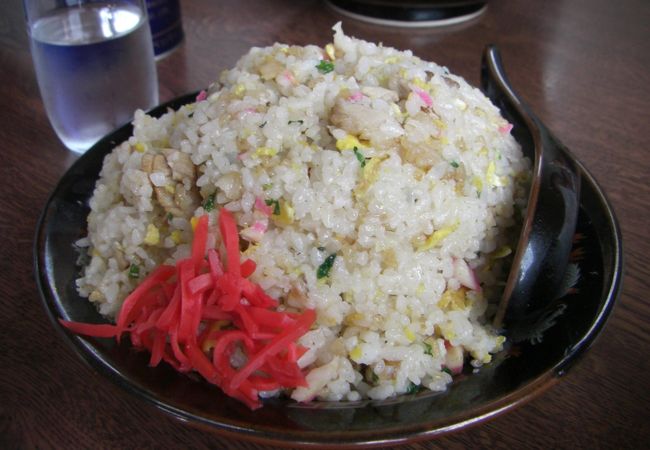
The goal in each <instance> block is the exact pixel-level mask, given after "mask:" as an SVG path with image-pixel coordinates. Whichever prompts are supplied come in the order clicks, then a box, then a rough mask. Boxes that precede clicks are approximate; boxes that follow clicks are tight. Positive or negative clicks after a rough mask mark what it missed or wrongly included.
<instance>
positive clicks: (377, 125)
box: [330, 96, 404, 148]
mask: <svg viewBox="0 0 650 450" xmlns="http://www.w3.org/2000/svg"><path fill="white" fill-rule="evenodd" d="M330 121H331V123H332V125H334V126H336V127H338V128H341V129H343V130H345V131H346V132H348V133H350V134H351V135H354V136H357V137H358V138H359V139H362V140H365V141H368V142H370V144H371V145H372V146H373V147H375V148H384V147H392V146H394V145H395V144H396V143H397V139H398V138H399V137H400V136H401V135H402V134H404V129H403V128H402V126H401V125H400V123H399V122H398V121H397V119H396V118H395V117H393V116H391V115H389V114H386V111H381V110H376V109H374V108H373V107H372V105H369V104H366V103H363V102H351V101H349V100H348V98H347V97H345V96H340V97H339V98H337V99H336V102H335V103H334V106H333V107H332V112H331V115H330Z"/></svg>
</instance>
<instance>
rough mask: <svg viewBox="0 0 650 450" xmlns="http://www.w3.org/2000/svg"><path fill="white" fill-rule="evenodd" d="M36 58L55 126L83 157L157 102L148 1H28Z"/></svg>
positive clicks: (46, 103)
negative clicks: (139, 110)
mask: <svg viewBox="0 0 650 450" xmlns="http://www.w3.org/2000/svg"><path fill="white" fill-rule="evenodd" d="M23 2H24V6H25V14H26V19H27V28H28V31H29V36H30V45H31V51H32V59H33V61H34V68H35V70H36V77H37V79H38V86H39V88H40V92H41V97H42V98H43V103H44V104H45V109H46V111H47V115H48V117H49V119H50V122H51V124H52V127H53V128H54V130H55V131H56V134H57V135H58V136H59V138H60V139H61V141H62V142H63V143H64V144H65V146H66V147H68V148H69V149H70V150H72V151H74V152H77V153H83V152H85V151H86V150H88V148H90V147H91V146H92V145H93V144H94V143H95V142H97V141H98V140H99V139H100V138H101V137H102V136H104V135H105V134H107V133H108V132H110V131H112V130H113V129H115V128H116V127H118V126H120V125H123V124H124V123H126V122H128V121H129V120H130V119H131V118H132V117H133V113H134V111H135V110H136V109H138V108H141V109H148V108H151V107H152V106H154V105H156V104H157V103H158V79H157V75H156V64H155V60H154V52H153V43H152V40H151V31H150V29H149V23H148V21H147V8H146V6H145V3H144V0H110V1H108V0H104V1H92V0H23Z"/></svg>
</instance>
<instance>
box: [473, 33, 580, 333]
mask: <svg viewBox="0 0 650 450" xmlns="http://www.w3.org/2000/svg"><path fill="white" fill-rule="evenodd" d="M481 87H482V89H483V92H485V94H486V95H487V96H488V97H489V98H490V100H492V102H493V103H494V104H495V105H496V106H497V107H499V108H500V109H501V113H502V114H503V116H504V117H505V118H506V119H507V120H508V121H510V123H512V124H513V129H512V133H513V136H514V137H515V139H517V141H518V142H519V143H520V144H521V146H522V150H523V152H524V154H525V155H526V156H527V157H528V158H530V159H531V161H532V162H533V170H532V179H531V183H530V192H529V196H528V207H527V210H526V215H525V217H524V220H523V224H522V229H521V232H520V236H519V241H518V244H517V248H516V250H515V253H514V258H513V261H512V266H511V269H510V273H509V275H508V278H507V281H506V286H505V289H504V292H503V296H502V298H501V301H500V303H499V307H498V310H497V313H496V315H495V318H494V325H495V326H496V327H497V328H505V332H506V334H508V336H509V337H510V338H511V339H512V340H514V341H519V340H524V339H526V338H527V337H528V336H529V330H534V329H537V328H538V327H537V326H538V325H539V323H540V322H542V321H544V320H546V319H548V316H549V315H550V314H553V311H554V310H555V309H554V307H555V306H556V303H557V300H558V299H559V298H561V297H562V296H563V295H564V293H565V292H566V290H567V287H570V283H571V278H572V275H575V274H572V273H571V271H568V270H567V269H568V267H569V266H568V264H569V254H570V252H571V247H572V243H573V237H574V233H575V228H576V223H577V219H578V209H579V196H580V176H579V170H578V167H577V165H576V163H575V159H574V158H572V157H571V156H570V153H569V150H568V149H567V148H566V147H565V146H564V145H563V144H562V143H561V142H560V141H559V140H558V139H557V138H556V137H555V136H553V134H552V133H551V132H550V131H549V129H548V128H547V127H546V126H545V125H544V124H543V123H542V122H541V121H540V120H539V119H538V118H537V117H536V116H535V115H534V114H533V113H532V111H531V110H530V109H529V108H528V106H526V104H525V103H524V102H523V101H522V100H521V99H520V98H519V97H518V96H517V94H516V93H515V92H514V90H513V89H512V87H511V85H510V83H509V82H508V79H507V77H506V74H505V71H504V68H503V63H502V61H501V57H500V54H499V50H498V48H497V47H496V46H494V45H490V46H487V47H486V49H485V51H484V53H483V60H482V65H481Z"/></svg>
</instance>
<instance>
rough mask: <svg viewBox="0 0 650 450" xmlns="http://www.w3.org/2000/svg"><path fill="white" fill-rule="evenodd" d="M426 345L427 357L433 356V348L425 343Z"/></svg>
mask: <svg viewBox="0 0 650 450" xmlns="http://www.w3.org/2000/svg"><path fill="white" fill-rule="evenodd" d="M423 344H424V353H426V354H427V355H433V347H431V344H429V343H428V342H423Z"/></svg>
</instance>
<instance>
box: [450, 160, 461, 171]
mask: <svg viewBox="0 0 650 450" xmlns="http://www.w3.org/2000/svg"><path fill="white" fill-rule="evenodd" d="M449 164H451V167H453V168H454V169H458V167H460V164H458V163H457V162H456V161H452V162H450V163H449Z"/></svg>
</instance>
